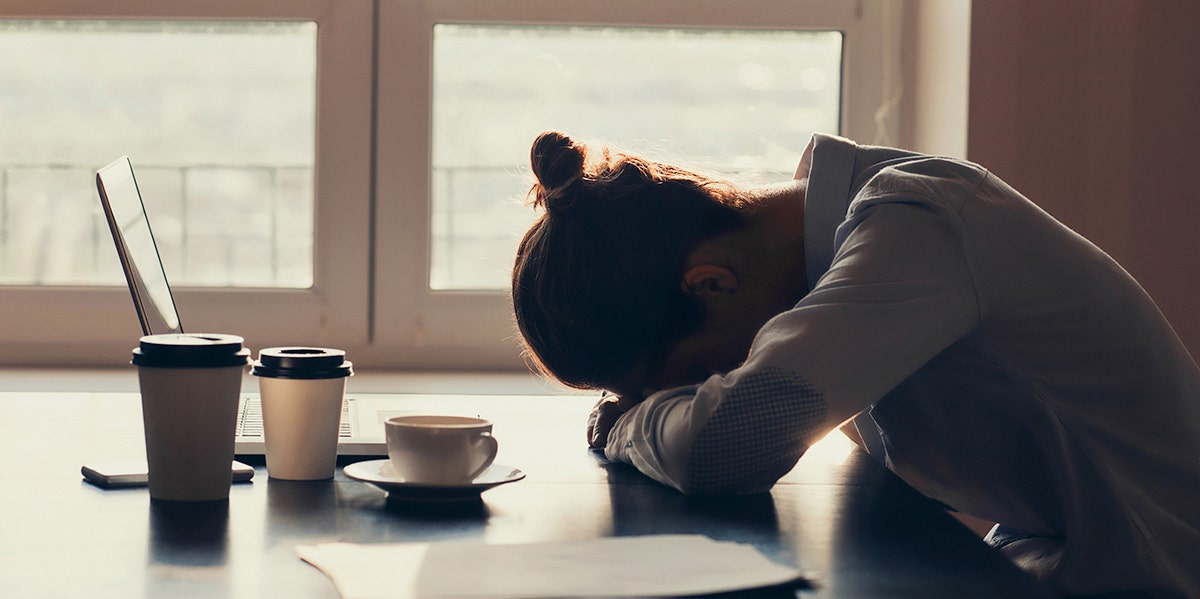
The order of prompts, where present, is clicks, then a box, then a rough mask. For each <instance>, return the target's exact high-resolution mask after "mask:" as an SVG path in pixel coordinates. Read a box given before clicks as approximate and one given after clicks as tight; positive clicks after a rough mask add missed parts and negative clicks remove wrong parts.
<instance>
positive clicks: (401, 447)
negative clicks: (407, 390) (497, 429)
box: [384, 416, 498, 485]
mask: <svg viewBox="0 0 1200 599" xmlns="http://www.w3.org/2000/svg"><path fill="white" fill-rule="evenodd" d="M384 426H385V433H386V437H387V451H388V459H389V460H390V462H391V466H392V469H393V470H394V471H395V473H396V474H397V475H399V476H400V477H401V478H403V479H404V480H405V481H406V482H413V483H422V484H431V485H456V484H465V483H469V482H471V481H472V480H474V479H475V477H477V476H479V475H480V474H482V473H483V472H484V471H485V470H487V469H488V467H489V466H491V465H492V461H493V460H495V459H496V450H497V447H498V446H497V443H496V439H495V438H494V437H492V423H491V422H489V421H487V420H484V419H482V418H472V417H469V416H396V417H393V418H388V419H387V421H386V422H385V423H384Z"/></svg>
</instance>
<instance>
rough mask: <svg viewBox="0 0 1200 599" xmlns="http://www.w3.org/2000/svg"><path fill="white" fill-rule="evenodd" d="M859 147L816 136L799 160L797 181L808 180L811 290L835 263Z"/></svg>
mask: <svg viewBox="0 0 1200 599" xmlns="http://www.w3.org/2000/svg"><path fill="white" fill-rule="evenodd" d="M857 150H858V145H857V144H855V143H854V142H852V141H850V140H848V139H846V138H844V137H837V136H834V135H825V134H822V133H816V134H813V136H812V139H811V140H810V141H809V142H808V147H807V148H805V149H804V154H803V155H802V156H801V158H800V166H799V167H797V169H796V176H795V177H794V178H796V179H805V178H807V179H808V191H807V192H806V193H805V196H804V256H805V273H806V277H805V278H807V279H808V290H809V291H812V290H813V288H815V287H816V286H817V280H819V279H820V278H821V276H822V275H824V274H825V272H826V271H828V270H829V265H830V264H832V263H833V254H834V233H835V231H836V230H837V227H838V225H840V224H841V223H842V221H843V220H845V218H846V211H847V210H848V209H849V207H850V186H851V185H852V183H853V180H854V161H855V154H856V152H857Z"/></svg>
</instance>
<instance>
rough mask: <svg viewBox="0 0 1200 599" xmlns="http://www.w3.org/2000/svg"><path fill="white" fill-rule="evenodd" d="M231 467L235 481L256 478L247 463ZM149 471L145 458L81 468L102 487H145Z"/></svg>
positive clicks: (85, 474)
mask: <svg viewBox="0 0 1200 599" xmlns="http://www.w3.org/2000/svg"><path fill="white" fill-rule="evenodd" d="M231 468H232V471H233V482H235V483H237V482H245V481H248V480H250V479H252V478H254V468H252V467H250V466H248V465H246V464H243V463H241V462H238V461H235V462H233V464H232V465H231ZM148 471H149V468H147V467H146V462H145V460H142V461H132V462H113V463H108V464H96V465H91V466H89V465H84V466H83V467H82V468H80V469H79V472H80V473H81V474H83V479H84V480H86V481H88V482H89V483H92V484H93V485H96V486H97V487H100V488H102V489H121V488H128V487H144V486H146V485H147V484H149V482H148V481H149V475H148V474H147V472H148Z"/></svg>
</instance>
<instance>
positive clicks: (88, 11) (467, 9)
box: [0, 0, 896, 368]
mask: <svg viewBox="0 0 1200 599" xmlns="http://www.w3.org/2000/svg"><path fill="white" fill-rule="evenodd" d="M209 4H210V3H186V2H182V1H179V2H176V1H174V0H172V1H165V2H159V3H151V4H141V5H137V7H136V8H122V7H116V8H101V9H97V8H96V7H95V6H94V5H93V3H91V2H86V1H84V0H68V1H67V2H62V3H57V4H56V5H55V7H54V8H53V9H46V8H45V7H43V6H41V5H40V3H39V2H36V1H35V0H20V1H18V2H15V3H9V5H6V7H5V8H3V9H0V52H4V53H5V55H6V56H11V55H13V52H21V53H23V54H25V55H27V56H28V57H29V59H28V60H21V61H7V63H6V64H5V65H0V75H3V76H5V77H6V81H18V82H20V83H19V84H18V85H6V86H5V88H4V90H0V120H3V121H4V122H6V123H9V122H14V119H15V120H16V121H18V122H20V123H21V124H20V125H19V126H18V127H17V128H16V129H12V131H14V132H16V134H15V135H8V134H6V136H5V137H4V139H3V140H0V144H2V145H0V285H3V286H4V287H5V290H4V293H3V294H0V330H3V331H4V334H3V335H0V359H7V362H8V363H63V362H62V361H63V360H66V363H103V364H114V363H119V362H122V361H125V360H127V359H128V349H129V347H130V346H131V344H132V342H133V340H134V339H135V338H136V336H137V333H138V328H137V324H136V319H135V316H134V311H133V309H132V306H130V305H129V304H130V302H129V297H128V294H127V292H126V290H125V288H124V281H123V279H122V278H121V275H120V271H119V268H118V266H117V263H116V259H115V254H114V253H113V251H112V247H111V242H110V239H109V238H108V233H107V230H106V229H105V228H104V226H103V217H102V216H101V214H100V212H99V208H98V202H97V200H96V194H95V188H94V183H93V179H92V173H93V172H94V170H95V169H96V168H98V167H99V166H102V165H103V164H105V163H107V162H108V161H110V160H113V159H115V158H117V157H118V156H120V155H121V154H129V155H130V158H131V160H132V161H133V163H134V166H135V169H137V173H138V177H139V183H140V185H141V187H142V191H143V195H144V196H145V200H146V203H147V210H148V211H149V212H151V214H150V217H151V223H152V225H153V226H154V228H155V234H156V236H157V237H158V239H159V243H160V246H161V249H162V250H163V253H164V260H165V262H166V269H167V274H168V276H169V277H170V279H171V281H172V284H173V285H174V290H175V297H176V301H177V303H178V304H179V308H180V314H181V318H182V321H183V324H184V327H185V328H186V329H187V330H191V331H199V330H202V329H203V330H213V331H221V332H235V333H238V334H242V335H244V336H245V337H246V338H247V343H248V344H249V345H250V346H251V347H254V348H259V347H264V346H267V345H280V344H319V345H335V346H339V347H343V348H345V349H347V350H348V351H349V352H351V353H352V355H354V357H355V361H356V362H358V363H359V364H360V365H363V366H377V367H415V368H420V367H439V368H446V367H450V368H514V367H520V364H521V362H520V359H519V357H518V354H517V345H516V342H515V339H514V332H513V328H512V324H511V316H510V310H509V305H508V301H509V300H508V294H507V292H506V287H507V277H508V270H509V269H510V268H511V263H512V256H513V252H514V249H515V245H516V240H517V239H518V237H519V235H520V234H521V233H522V232H523V231H524V229H525V227H526V226H527V225H528V223H529V222H530V221H531V220H532V218H533V216H534V214H533V212H532V211H531V210H529V209H527V208H525V207H524V206H522V205H521V201H522V200H523V197H524V194H525V192H526V191H527V189H528V185H529V183H530V176H529V175H528V150H529V145H530V144H531V143H532V141H533V138H534V137H535V136H536V135H537V134H538V133H539V132H541V131H543V130H547V129H560V130H563V131H566V132H567V133H570V134H571V135H574V136H578V137H580V138H583V139H591V140H596V139H599V140H610V141H612V142H613V143H615V144H618V145H620V146H621V147H623V148H626V149H630V150H634V151H640V152H645V153H648V154H650V155H652V156H653V157H655V158H657V159H660V160H666V161H674V162H681V163H684V164H687V165H691V166H695V167H698V168H702V169H705V170H710V171H718V172H723V173H725V174H727V175H728V176H730V177H733V178H736V179H741V180H754V179H762V180H778V179H779V178H785V177H788V176H790V173H791V172H792V171H793V170H794V168H795V163H796V161H797V160H798V155H799V152H800V151H801V150H802V149H803V145H804V143H805V142H806V141H807V139H808V136H809V134H810V133H811V132H813V131H826V132H840V133H843V134H846V135H849V136H852V137H856V138H858V139H860V140H865V141H871V140H873V139H877V138H878V137H879V135H878V133H879V132H880V130H881V129H885V130H886V132H885V136H884V137H885V138H886V137H892V132H893V131H894V129H895V127H896V125H895V123H894V122H893V121H894V119H891V118H890V117H888V115H886V114H883V117H884V118H877V117H879V116H880V115H877V114H876V109H877V108H878V107H880V106H882V105H884V104H885V103H884V101H883V95H884V93H883V84H884V80H885V79H886V77H884V76H883V75H882V74H881V72H880V70H881V68H880V66H879V65H882V64H890V62H889V61H884V60H882V57H884V56H885V55H887V54H886V53H887V52H891V53H893V54H894V53H895V51H896V48H894V47H893V46H894V42H895V39H896V36H895V35H883V33H885V32H888V31H892V29H894V28H895V27H896V26H895V25H894V24H888V23H885V18H884V15H883V13H884V10H885V9H884V6H885V5H884V3H883V2H872V1H864V2H856V3H847V2H842V1H839V0H813V1H808V2H797V1H794V0H750V1H748V2H745V3H738V4H737V5H736V7H734V6H733V5H730V4H728V3H714V4H712V5H710V4H703V5H697V4H695V3H690V2H685V1H683V0H671V1H668V2H650V3H648V2H644V1H634V0H610V1H605V2H600V1H590V0H589V1H584V2H570V3H528V2H497V1H495V0H439V1H438V2H421V1H418V0H374V1H371V0H297V1H294V2H277V1H275V0H248V1H245V2H239V3H235V4H222V5H219V6H210V5H209ZM106 10H107V11H108V12H107V13H105V12H104V11H106ZM98 12H99V13H100V14H97V13H98ZM47 13H50V14H47ZM893 33H894V32H893ZM39 36H40V37H39ZM38 44H41V45H38ZM114 65H115V66H114ZM114 69H115V70H114ZM112 73H118V74H119V75H116V76H115V75H112ZM39 119H41V120H40V121H39ZM48 131H54V133H53V134H48V133H47V132H48Z"/></svg>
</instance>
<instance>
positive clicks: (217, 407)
mask: <svg viewBox="0 0 1200 599" xmlns="http://www.w3.org/2000/svg"><path fill="white" fill-rule="evenodd" d="M242 342H243V339H242V338H241V337H238V336H236V335H218V334H195V333H192V334H186V333H179V334H168V335H148V336H146V337H142V338H141V340H140V342H139V346H138V347H137V348H136V349H134V350H133V359H132V362H133V364H134V365H136V366H137V367H138V385H139V387H140V389H141V395H142V423H143V428H144V430H145V435H146V462H147V465H148V466H149V470H148V472H149V484H150V497H151V498H152V499H157V500H165V501H217V500H227V499H228V498H229V485H230V483H231V481H232V472H231V471H230V469H229V464H230V463H231V462H232V461H233V446H234V433H235V429H236V425H237V408H238V398H239V396H240V394H241V389H242V374H243V373H244V371H245V368H246V363H247V362H248V360H249V356H250V351H249V350H247V349H244V348H243V347H242Z"/></svg>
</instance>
